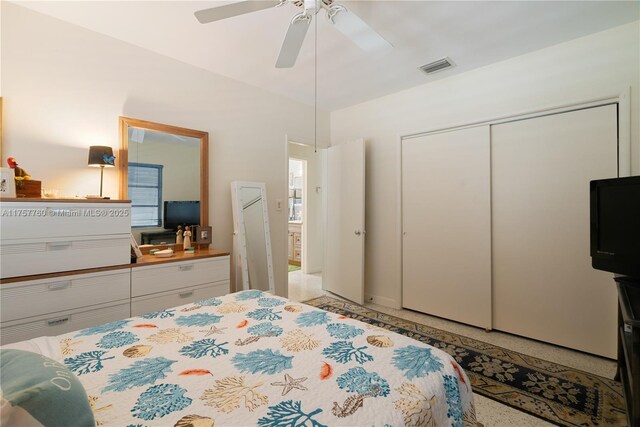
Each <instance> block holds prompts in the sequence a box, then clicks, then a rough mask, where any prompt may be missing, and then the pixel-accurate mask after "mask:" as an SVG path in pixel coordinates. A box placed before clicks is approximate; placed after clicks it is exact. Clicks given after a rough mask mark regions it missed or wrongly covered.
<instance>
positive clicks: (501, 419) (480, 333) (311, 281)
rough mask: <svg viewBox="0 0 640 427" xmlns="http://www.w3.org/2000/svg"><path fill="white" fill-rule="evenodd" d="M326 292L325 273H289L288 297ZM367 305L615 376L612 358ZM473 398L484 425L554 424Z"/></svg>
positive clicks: (305, 297)
mask: <svg viewBox="0 0 640 427" xmlns="http://www.w3.org/2000/svg"><path fill="white" fill-rule="evenodd" d="M323 295H328V296H332V297H335V298H337V296H336V295H333V294H331V293H329V292H325V291H323V290H322V276H321V275H320V274H304V273H302V271H294V272H291V273H289V299H291V300H294V301H300V302H302V301H307V300H309V299H312V298H316V297H319V296H323ZM365 306H366V307H369V308H371V309H373V310H377V311H380V312H382V313H386V314H390V315H393V316H397V317H401V318H403V319H406V320H411V321H414V322H418V323H421V324H424V325H428V326H431V327H434V328H438V329H443V330H446V331H450V332H454V333H456V334H460V335H464V336H468V337H471V338H474V339H478V340H480V341H485V342H488V343H491V344H494V345H498V346H501V347H505V348H508V349H511V350H515V351H518V352H520V353H524V354H528V355H531V356H535V357H539V358H541V359H545V360H549V361H552V362H555V363H559V364H561V365H566V366H570V367H572V368H576V369H581V370H583V371H587V372H591V373H594V374H597V375H601V376H603V377H607V378H613V376H614V374H615V370H616V364H615V361H613V360H610V359H605V358H602V357H597V356H593V355H590V354H586V353H581V352H579V351H574V350H570V349H567V348H563V347H558V346H554V345H551V344H547V343H543V342H539V341H535V340H530V339H527V338H522V337H518V336H515V335H511V334H507V333H503V332H499V331H491V332H485V331H484V329H481V328H476V327H473V326H468V325H463V324H460V323H457V322H452V321H449V320H445V319H441V318H438V317H434V316H429V315H427V314H422V313H417V312H415V311H411V310H404V309H402V310H397V309H393V308H388V307H384V306H381V305H377V304H369V303H368V304H365ZM474 399H475V402H476V412H477V418H478V421H479V422H481V423H482V424H484V425H485V427H490V426H495V427H503V426H504V427H507V426H509V427H538V426H552V425H554V424H551V423H548V422H546V421H543V420H541V419H539V418H536V417H534V416H532V415H529V414H526V413H524V412H520V411H517V410H515V409H513V408H510V407H508V406H506V405H502V404H500V403H498V402H495V401H493V400H491V399H487V398H486V397H483V396H480V395H478V394H475V393H474Z"/></svg>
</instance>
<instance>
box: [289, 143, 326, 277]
mask: <svg viewBox="0 0 640 427" xmlns="http://www.w3.org/2000/svg"><path fill="white" fill-rule="evenodd" d="M289 157H292V158H295V159H300V160H306V161H307V170H306V173H307V176H306V185H307V187H306V189H305V190H304V191H303V203H304V206H303V211H302V212H303V215H304V221H303V224H302V227H303V228H302V271H303V272H304V273H319V272H321V271H322V266H323V256H324V204H323V190H324V188H323V179H324V178H323V177H324V164H325V159H326V149H318V150H317V152H316V151H315V150H314V148H313V147H312V146H310V145H305V144H300V143H290V144H289ZM316 189H319V191H316Z"/></svg>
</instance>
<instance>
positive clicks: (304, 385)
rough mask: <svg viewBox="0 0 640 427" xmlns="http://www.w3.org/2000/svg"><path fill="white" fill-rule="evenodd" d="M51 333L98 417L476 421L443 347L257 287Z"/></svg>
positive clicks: (317, 422)
mask: <svg viewBox="0 0 640 427" xmlns="http://www.w3.org/2000/svg"><path fill="white" fill-rule="evenodd" d="M55 339H56V340H58V342H59V344H60V346H61V351H62V354H63V357H64V363H65V365H66V366H67V367H68V368H69V369H71V370H72V371H73V372H75V374H76V375H77V376H78V378H79V379H80V381H81V382H82V383H83V385H84V386H85V388H86V390H87V393H88V395H89V396H90V400H91V404H92V407H93V410H94V413H95V416H96V420H97V421H98V423H99V425H104V426H181V427H186V426H199V427H205V426H213V425H214V423H215V425H216V426H255V425H257V426H263V427H278V426H288V427H296V426H309V427H320V426H402V425H407V426H450V425H452V426H462V425H475V412H474V409H473V401H472V394H471V386H470V384H469V380H468V378H467V376H466V375H465V373H464V372H463V371H462V369H461V368H460V367H459V366H458V365H457V363H456V362H455V361H453V360H452V359H451V358H450V357H449V355H447V354H446V353H444V352H442V351H441V350H438V349H436V348H433V347H430V346H427V345H425V344H422V343H419V342H417V341H414V340H411V339H409V338H406V337H403V336H401V335H398V334H395V333H393V332H390V331H387V330H384V329H381V328H377V327H374V326H371V325H367V324H364V323H361V322H359V321H356V320H352V319H349V318H345V317H341V316H338V315H336V314H333V313H328V312H325V311H322V310H318V309H315V308H313V307H310V306H307V305H304V304H299V303H293V302H291V301H289V300H287V299H284V298H280V297H276V296H273V295H271V294H267V293H264V292H261V291H243V292H238V293H235V294H229V295H226V296H224V297H220V298H211V299H207V300H204V301H200V302H198V303H195V304H189V305H185V306H181V307H176V308H173V309H169V310H165V311H160V312H156V313H149V314H146V315H144V316H141V317H133V318H130V319H126V320H120V321H116V322H112V323H108V324H104V325H100V326H96V327H92V328H88V329H84V330H81V331H77V332H73V333H69V334H65V335H60V336H58V337H56V338H55Z"/></svg>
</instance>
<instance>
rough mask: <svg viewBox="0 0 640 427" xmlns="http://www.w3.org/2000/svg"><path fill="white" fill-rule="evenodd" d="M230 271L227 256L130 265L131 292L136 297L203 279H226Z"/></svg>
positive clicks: (170, 289)
mask: <svg viewBox="0 0 640 427" xmlns="http://www.w3.org/2000/svg"><path fill="white" fill-rule="evenodd" d="M229 274H230V273H229V257H228V256H224V257H217V258H206V259H195V260H190V261H182V262H170V263H166V264H159V265H150V266H145V267H133V268H132V269H131V296H132V297H138V296H142V295H148V294H155V293H158V292H166V291H173V290H176V289H180V288H185V287H189V286H196V285H202V284H205V283H213V282H220V281H229Z"/></svg>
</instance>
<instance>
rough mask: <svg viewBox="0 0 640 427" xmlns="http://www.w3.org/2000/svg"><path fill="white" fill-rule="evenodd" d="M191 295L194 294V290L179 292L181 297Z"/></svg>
mask: <svg viewBox="0 0 640 427" xmlns="http://www.w3.org/2000/svg"><path fill="white" fill-rule="evenodd" d="M191 295H193V291H189V292H182V293H180V294H178V296H179V297H180V298H188V297H190V296H191Z"/></svg>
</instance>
